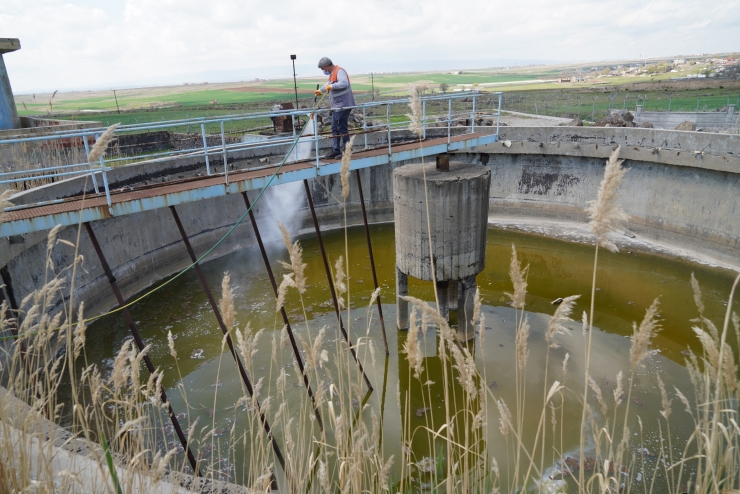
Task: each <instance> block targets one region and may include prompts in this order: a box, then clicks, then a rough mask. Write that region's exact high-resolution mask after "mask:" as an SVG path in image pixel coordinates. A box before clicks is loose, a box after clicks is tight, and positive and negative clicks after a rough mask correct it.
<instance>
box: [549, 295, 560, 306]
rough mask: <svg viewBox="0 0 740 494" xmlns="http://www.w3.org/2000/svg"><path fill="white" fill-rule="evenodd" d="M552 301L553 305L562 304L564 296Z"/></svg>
mask: <svg viewBox="0 0 740 494" xmlns="http://www.w3.org/2000/svg"><path fill="white" fill-rule="evenodd" d="M550 303H551V304H552V305H560V304H562V303H563V298H562V297H558V298H556V299H555V300H553V301H552V302H550Z"/></svg>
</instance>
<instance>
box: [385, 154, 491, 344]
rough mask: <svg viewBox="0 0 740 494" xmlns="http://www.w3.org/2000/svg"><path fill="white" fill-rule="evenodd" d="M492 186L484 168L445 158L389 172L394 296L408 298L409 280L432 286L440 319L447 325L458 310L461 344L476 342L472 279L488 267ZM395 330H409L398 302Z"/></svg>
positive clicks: (405, 311)
mask: <svg viewBox="0 0 740 494" xmlns="http://www.w3.org/2000/svg"><path fill="white" fill-rule="evenodd" d="M490 183H491V170H490V169H489V168H488V167H486V166H480V165H470V164H465V163H459V162H450V161H449V156H440V157H439V158H438V159H437V160H436V162H435V163H426V164H421V163H414V164H410V165H405V166H401V167H399V168H396V169H395V170H394V171H393V214H394V219H395V230H396V293H397V294H398V295H399V296H400V295H401V294H406V293H407V292H408V276H413V277H414V278H417V279H420V280H425V281H434V282H435V283H436V286H435V287H434V288H435V290H436V291H437V299H438V300H439V307H438V310H439V314H440V315H441V316H442V317H444V318H446V319H448V318H449V312H450V307H451V306H452V307H456V308H457V319H458V324H457V327H458V337H459V338H460V339H464V340H468V339H471V338H473V337H474V336H475V328H474V324H473V321H472V318H473V297H474V294H475V276H476V275H477V274H478V273H480V272H481V271H482V270H483V268H484V267H485V261H486V237H487V232H488V194H489V190H490ZM458 280H461V281H460V282H459V283H458ZM399 300H400V299H399ZM461 314H463V315H462V316H461ZM448 320H449V319H448ZM398 327H399V329H407V328H408V306H407V304H402V303H401V302H400V301H399V305H398Z"/></svg>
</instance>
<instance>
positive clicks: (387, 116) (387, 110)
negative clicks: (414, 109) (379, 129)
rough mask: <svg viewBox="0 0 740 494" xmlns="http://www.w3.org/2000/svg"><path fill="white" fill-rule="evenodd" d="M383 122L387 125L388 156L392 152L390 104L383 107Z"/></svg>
mask: <svg viewBox="0 0 740 494" xmlns="http://www.w3.org/2000/svg"><path fill="white" fill-rule="evenodd" d="M385 123H386V125H388V156H390V155H391V154H392V151H391V105H390V104H389V105H386V107H385Z"/></svg>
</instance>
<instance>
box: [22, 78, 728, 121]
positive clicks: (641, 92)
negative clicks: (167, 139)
mask: <svg viewBox="0 0 740 494" xmlns="http://www.w3.org/2000/svg"><path fill="white" fill-rule="evenodd" d="M579 67H581V66H575V65H548V66H544V65H542V66H532V67H513V68H510V69H495V70H493V69H478V70H466V71H463V72H462V73H450V72H440V71H438V72H413V73H379V74H373V75H372V77H371V75H370V74H350V76H351V79H352V86H353V89H354V91H355V95H356V99H357V100H358V102H361V101H368V100H370V99H371V98H372V97H373V95H372V91H371V90H372V89H374V90H375V95H374V96H375V98H378V99H394V98H399V97H403V96H405V95H406V94H407V93H408V85H409V84H412V83H416V84H424V85H427V86H428V90H429V91H432V92H439V91H440V90H441V87H440V86H441V85H443V84H444V85H446V87H445V89H446V90H447V91H463V90H472V89H476V90H478V91H481V92H489V91H501V92H503V93H504V109H508V110H513V111H521V112H527V113H536V114H545V115H551V116H565V117H571V116H572V117H575V116H579V117H580V118H583V119H592V117H593V119H597V118H599V116H603V115H604V114H605V113H606V111H607V110H608V109H610V108H625V109H630V110H634V109H635V105H637V104H642V105H643V107H644V109H645V110H646V111H667V110H668V109H669V108H670V109H671V110H673V111H714V110H720V109H722V108H723V107H725V106H727V105H729V104H738V103H740V82H738V81H737V79H735V80H727V79H692V80H687V81H680V82H676V81H671V78H675V77H677V76H685V75H687V74H697V73H700V72H701V71H704V70H706V68H707V67H706V66H704V65H700V64H696V65H691V66H686V67H683V68H682V69H681V71H680V72H679V73H678V74H677V73H661V74H654V75H640V76H631V77H630V76H609V77H603V78H601V77H598V78H597V77H592V78H589V79H586V80H585V81H581V82H564V83H558V82H554V81H556V80H557V78H558V77H559V76H561V75H562V74H565V73H568V72H570V73H572V72H573V71H577V70H579ZM325 80H326V78H325V77H323V76H320V77H311V78H301V79H299V80H298V83H297V86H298V99H299V104H300V106H311V105H312V104H313V90H314V89H315V88H316V85H317V84H320V83H323V82H325ZM115 97H117V100H118V101H117V102H116V98H115ZM115 97H114V93H113V91H112V90H109V91H74V92H59V93H55V94H22V95H16V97H15V98H16V104H17V107H18V111H19V114H20V115H23V116H28V115H40V116H45V117H58V118H65V119H75V120H93V121H100V122H101V123H102V124H104V125H110V124H113V123H116V122H120V123H122V124H133V123H145V122H155V121H163V120H177V119H184V118H195V117H213V116H221V115H230V114H241V113H252V112H255V111H265V110H269V109H271V108H272V106H273V105H274V104H276V103H280V102H295V93H294V89H293V80H292V79H282V80H260V81H252V82H232V83H200V84H184V85H179V86H167V87H149V88H134V89H121V90H116V94H115ZM117 107H118V108H120V112H119V111H118V110H117Z"/></svg>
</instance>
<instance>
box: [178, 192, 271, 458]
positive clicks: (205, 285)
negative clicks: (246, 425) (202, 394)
mask: <svg viewBox="0 0 740 494" xmlns="http://www.w3.org/2000/svg"><path fill="white" fill-rule="evenodd" d="M170 212H171V213H172V217H173V218H174V219H175V223H176V224H177V229H178V230H180V236H182V241H183V243H184V244H185V248H186V249H187V251H188V255H190V260H191V261H192V262H194V263H195V272H196V274H197V275H198V279H199V280H200V284H201V285H202V286H203V291H204V292H205V293H206V297H208V302H209V303H210V304H211V309H213V314H214V315H215V316H216V321H218V325H219V326H220V327H221V331H222V332H223V334H224V336H225V337H226V343H227V344H228V345H229V351H230V352H231V356H232V357H234V361H235V362H236V365H237V367H238V368H239V374H240V375H241V378H242V382H243V383H244V386H245V387H246V388H247V391H249V396H253V395H254V389H253V388H252V383H251V382H250V380H249V376H248V375H247V370H246V369H245V368H244V365H242V361H241V359H240V358H239V355H238V354H237V353H236V349H235V348H234V342H233V340H232V339H231V336H230V335H229V330H228V328H227V327H226V324H225V323H224V320H223V317H221V311H220V310H219V308H218V304H216V300H215V299H214V298H213V293H212V292H211V288H210V287H209V286H208V282H207V281H206V277H205V275H204V274H203V270H202V269H201V268H200V264H198V263H197V262H196V261H197V260H198V258H197V257H196V256H195V251H194V250H193V247H192V246H191V245H190V240H189V239H188V236H187V234H186V233H185V228H183V226H182V221H180V215H178V214H177V210H176V209H175V206H170ZM255 401H256V400H255ZM256 408H257V412H258V413H259V417H260V421H261V422H262V427H263V428H264V429H265V432H266V433H267V437H268V438H269V439H270V442H271V443H272V449H273V450H274V451H275V456H276V457H277V458H278V461H279V462H280V465H281V466H282V467H283V471H285V459H284V458H283V454H282V453H281V452H280V448H279V447H278V445H277V442H276V441H275V438H274V437H273V436H272V431H271V429H270V424H268V423H267V418H266V417H265V414H264V413H263V412H262V408H261V407H260V404H259V401H256Z"/></svg>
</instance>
